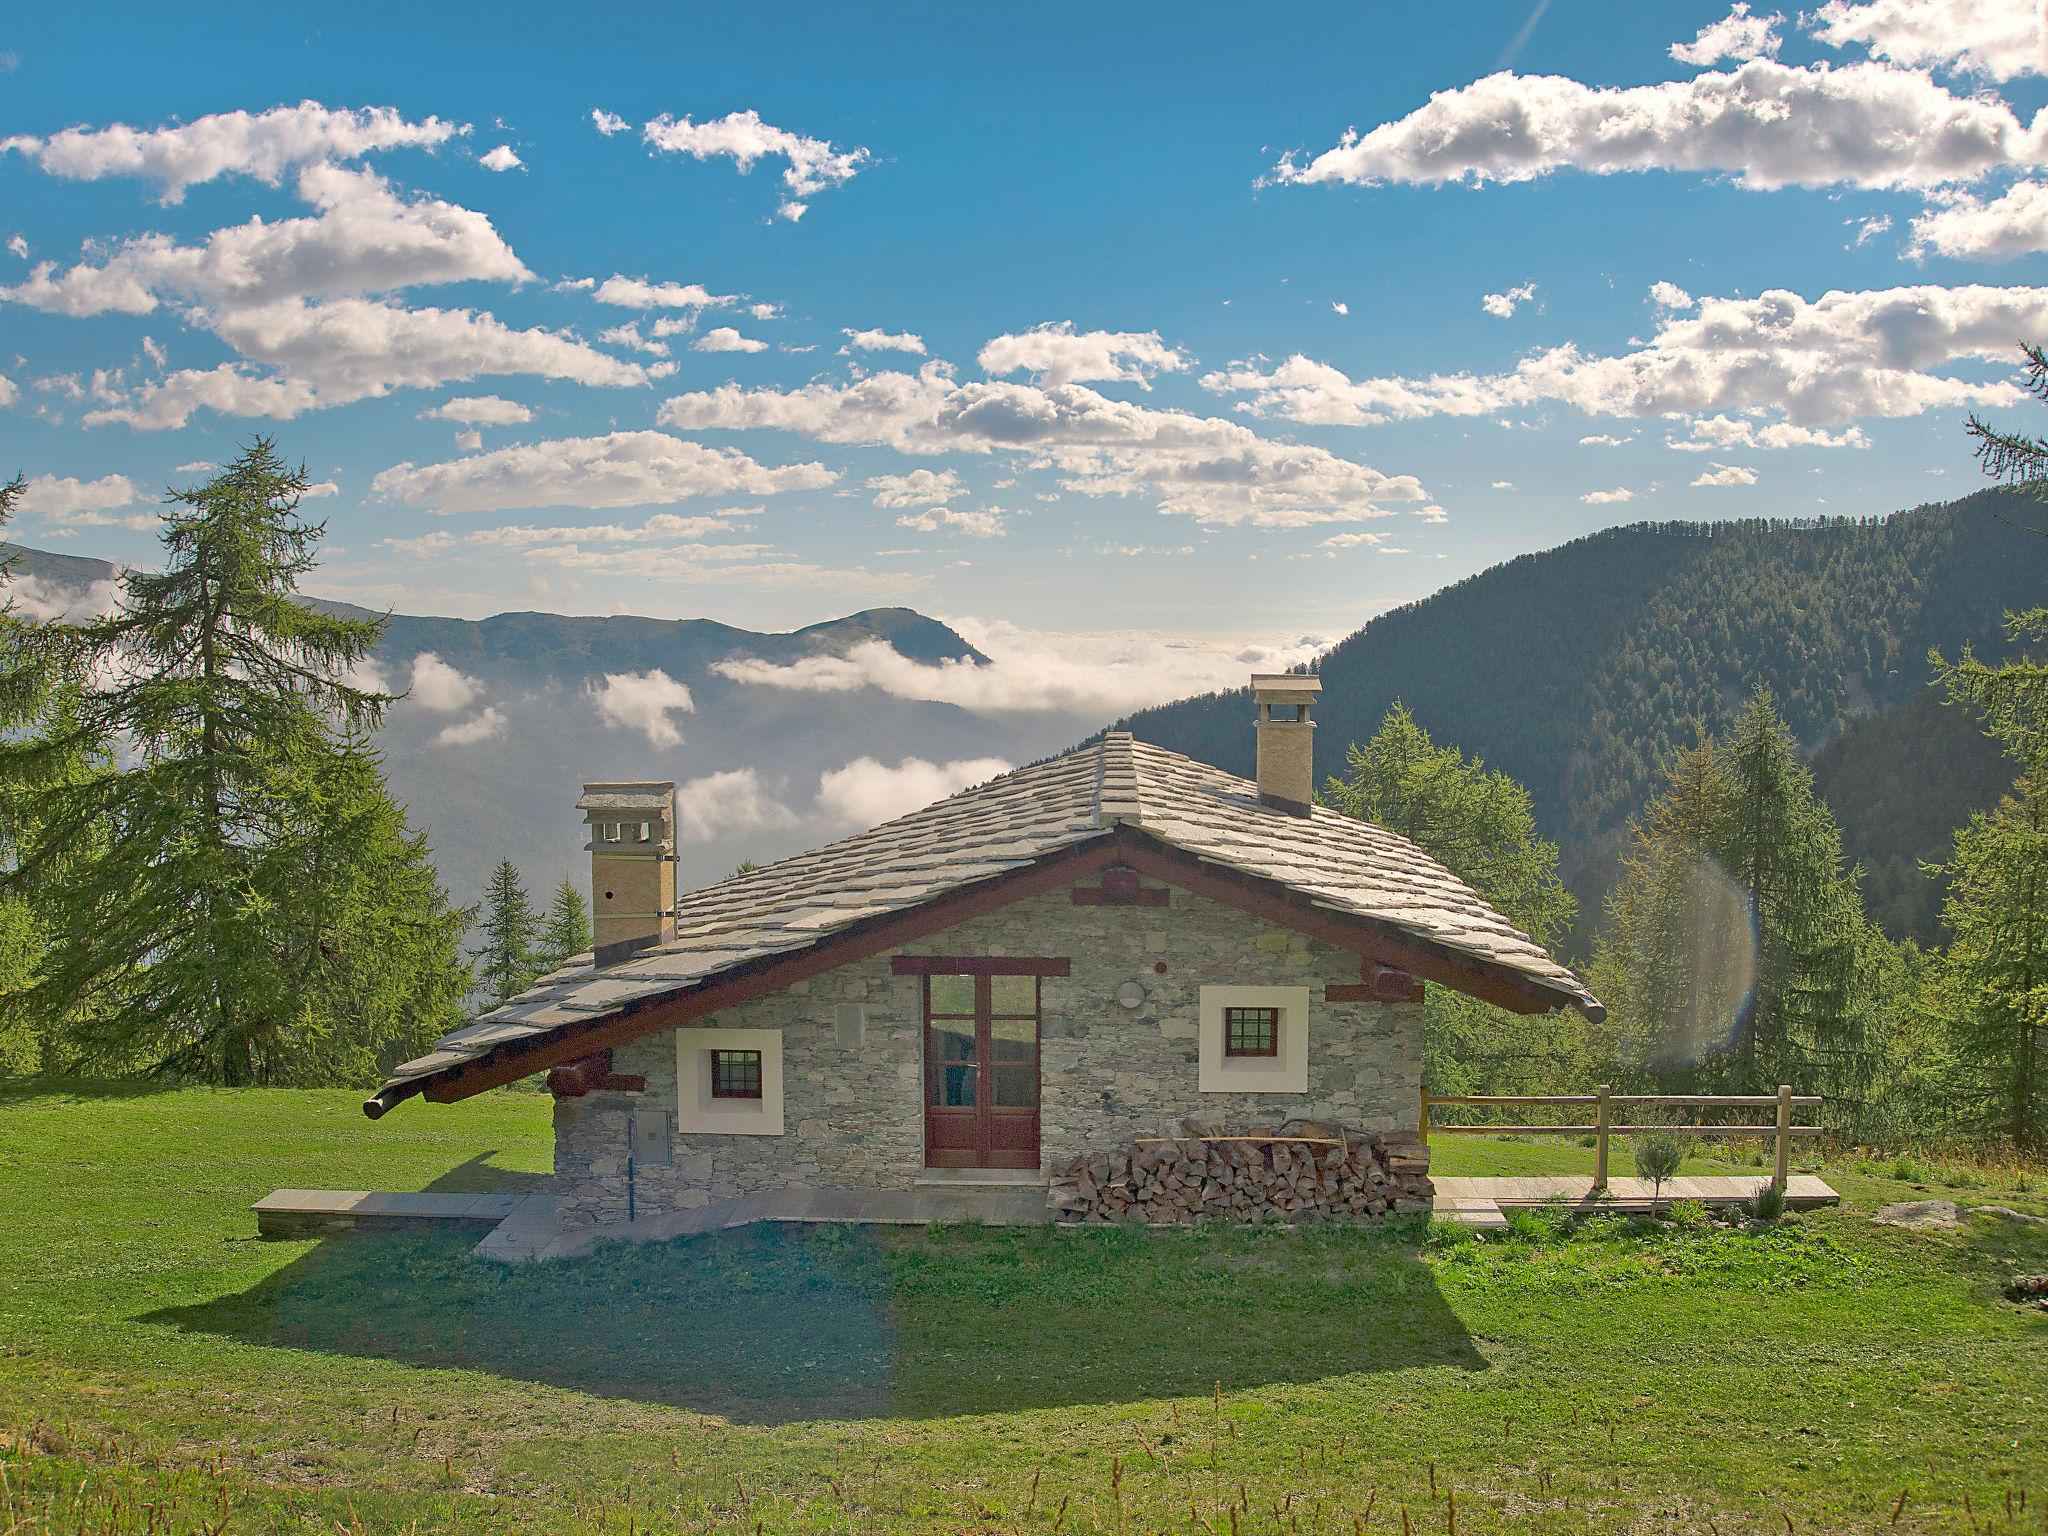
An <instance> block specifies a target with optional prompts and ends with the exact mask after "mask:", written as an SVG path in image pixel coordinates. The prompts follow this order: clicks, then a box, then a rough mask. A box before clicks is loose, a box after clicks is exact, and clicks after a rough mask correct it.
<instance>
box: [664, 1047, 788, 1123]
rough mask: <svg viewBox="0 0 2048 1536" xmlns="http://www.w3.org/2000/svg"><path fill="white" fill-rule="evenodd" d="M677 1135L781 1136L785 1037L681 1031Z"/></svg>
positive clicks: (678, 1065)
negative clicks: (783, 1039)
mask: <svg viewBox="0 0 2048 1536" xmlns="http://www.w3.org/2000/svg"><path fill="white" fill-rule="evenodd" d="M676 1130H677V1131H678V1132H679V1133H680V1132H696V1133H703V1132H707V1131H708V1132H711V1133H713V1134H716V1135H723V1136H780V1135H781V1134H782V1031H781V1030H779V1029H679V1030H677V1031H676Z"/></svg>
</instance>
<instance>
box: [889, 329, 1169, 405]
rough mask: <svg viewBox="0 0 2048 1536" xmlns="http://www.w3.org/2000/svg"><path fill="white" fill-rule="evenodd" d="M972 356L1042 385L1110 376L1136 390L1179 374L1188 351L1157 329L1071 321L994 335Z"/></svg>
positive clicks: (987, 368)
mask: <svg viewBox="0 0 2048 1536" xmlns="http://www.w3.org/2000/svg"><path fill="white" fill-rule="evenodd" d="M918 350H919V351H922V350H923V348H922V347H920V348H919V349H918ZM976 361H977V362H979V363H980V365H981V370H982V372H984V373H987V374H993V375H998V376H1000V375H1003V374H1011V373H1028V374H1030V375H1031V376H1032V382H1034V383H1036V384H1041V385H1053V384H1072V383H1087V382H1090V381H1096V380H1114V381H1120V382H1124V383H1130V384H1136V385H1138V386H1139V387H1140V388H1141V389H1150V388H1151V387H1152V376H1153V375H1154V374H1155V373H1179V372H1181V371H1182V370H1183V369H1185V368H1186V367H1187V366H1188V358H1187V355H1186V354H1185V353H1183V352H1182V351H1181V350H1180V349H1179V348H1178V347H1170V346H1168V345H1167V344H1166V343H1165V342H1164V341H1162V340H1160V337H1159V333H1158V332H1157V331H1076V330H1075V329H1074V323H1073V321H1071V320H1060V321H1048V322H1046V323H1045V324H1043V325H1038V326H1033V327H1032V328H1031V329H1030V330H1028V331H1022V332H1017V333H1015V334H1012V335H1007V336H998V337H996V338H994V339H993V340H992V341H990V342H988V343H987V344H986V345H985V346H983V347H982V349H981V354H980V356H979V357H978V358H977V359H976Z"/></svg>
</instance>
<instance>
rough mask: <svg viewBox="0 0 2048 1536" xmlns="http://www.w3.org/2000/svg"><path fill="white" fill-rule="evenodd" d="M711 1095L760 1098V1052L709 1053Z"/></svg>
mask: <svg viewBox="0 0 2048 1536" xmlns="http://www.w3.org/2000/svg"><path fill="white" fill-rule="evenodd" d="M711 1097H713V1098H714V1099H758V1098H760V1097H761V1053H760V1052H759V1051H713V1052H712V1053H711Z"/></svg>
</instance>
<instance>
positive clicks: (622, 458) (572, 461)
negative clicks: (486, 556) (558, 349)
mask: <svg viewBox="0 0 2048 1536" xmlns="http://www.w3.org/2000/svg"><path fill="white" fill-rule="evenodd" d="M836 478H837V476H835V475H834V474H833V472H832V471H830V470H828V469H826V468H825V467H824V466H823V465H821V464H815V463H808V464H788V465H782V466H778V467H770V466H767V465H763V464H759V463H757V462H755V461H754V460H753V459H751V458H749V457H748V456H747V455H746V454H744V453H742V452H740V451H739V450H738V449H737V448H707V447H705V446H704V445H703V444H702V443H693V442H689V441H687V440H686V439H683V438H678V437H671V436H669V434H667V433H666V432H612V433H608V434H606V435H605V436H602V437H564V438H555V439H552V440H549V441H546V442H539V443H520V444H516V445H514V446H512V447H509V448H498V449H493V450H492V451H491V452H489V453H480V454H476V455H474V456H472V457H469V458H464V459H453V460H450V461H448V462H447V463H443V464H427V465H420V466H415V465H413V464H410V463H403V464H394V465H393V466H392V467H391V468H389V469H386V470H382V471H380V472H379V473H378V475H377V477H376V478H375V479H374V480H372V481H371V482H370V489H371V490H372V491H373V492H374V493H375V494H377V495H380V496H384V497H388V498H389V499H391V500H393V501H401V502H404V503H405V504H406V505H408V506H415V507H434V508H436V509H437V510H439V511H442V512H496V511H506V510H510V509H513V508H518V507H592V508H595V507H638V506H660V505H662V504H664V503H666V502H672V501H680V500H682V499H684V498H685V497H690V496H726V495H732V494H735V493H738V494H744V495H749V496H770V495H774V494H776V493H777V492H780V491H801V490H816V489H818V488H820V487H823V486H827V485H830V484H832V483H833V481H834V480H835V479H836Z"/></svg>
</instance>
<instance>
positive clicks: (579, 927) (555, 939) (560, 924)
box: [540, 880, 590, 969]
mask: <svg viewBox="0 0 2048 1536" xmlns="http://www.w3.org/2000/svg"><path fill="white" fill-rule="evenodd" d="M588 948H590V907H589V904H588V903H586V902H585V901H584V899H583V891H582V889H581V888H580V887H579V886H578V885H577V884H576V882H575V881H574V880H564V881H563V882H562V883H561V884H560V885H558V886H556V887H555V899H554V900H553V901H551V902H549V903H548V915H547V920H546V922H545V923H544V924H543V925H542V927H541V933H540V952H541V955H542V956H543V958H544V960H545V963H546V964H547V966H548V967H549V969H553V968H555V967H557V966H560V965H561V964H562V963H563V962H564V961H566V960H567V959H568V958H569V957H570V956H571V955H580V954H582V953H583V952H584V951H585V950H586V949H588Z"/></svg>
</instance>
